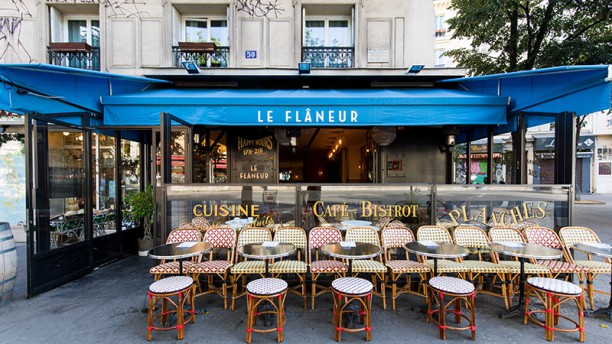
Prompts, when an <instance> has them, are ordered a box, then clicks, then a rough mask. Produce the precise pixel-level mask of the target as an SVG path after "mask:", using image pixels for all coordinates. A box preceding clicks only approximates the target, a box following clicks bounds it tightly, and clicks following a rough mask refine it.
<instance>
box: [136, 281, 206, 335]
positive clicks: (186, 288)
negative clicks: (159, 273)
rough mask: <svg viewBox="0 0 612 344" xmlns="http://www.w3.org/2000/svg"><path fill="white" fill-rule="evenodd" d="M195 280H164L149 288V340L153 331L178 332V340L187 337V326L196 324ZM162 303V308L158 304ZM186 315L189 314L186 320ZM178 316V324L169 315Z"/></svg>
mask: <svg viewBox="0 0 612 344" xmlns="http://www.w3.org/2000/svg"><path fill="white" fill-rule="evenodd" d="M194 289H195V287H194V284H193V279H192V278H191V277H187V276H172V277H166V278H162V279H160V280H158V281H156V282H154V283H153V284H151V285H150V286H149V291H148V304H149V310H148V312H147V340H148V341H150V340H151V332H152V331H153V330H159V331H168V330H177V332H178V335H177V338H178V339H179V340H180V339H183V338H184V337H185V330H184V326H185V324H188V323H190V322H193V323H195V318H196V316H195V307H194V300H193V298H194ZM160 301H161V308H160V307H158V306H157V304H158V303H159V302H160ZM185 313H187V314H189V316H188V318H187V319H186V320H185ZM172 314H176V322H175V321H172V320H170V319H168V318H169V315H172Z"/></svg>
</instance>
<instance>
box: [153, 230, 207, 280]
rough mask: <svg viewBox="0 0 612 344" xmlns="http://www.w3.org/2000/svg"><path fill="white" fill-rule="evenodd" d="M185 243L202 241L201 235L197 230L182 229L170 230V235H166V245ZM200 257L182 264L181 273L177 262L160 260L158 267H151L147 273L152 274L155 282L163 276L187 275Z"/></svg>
mask: <svg viewBox="0 0 612 344" xmlns="http://www.w3.org/2000/svg"><path fill="white" fill-rule="evenodd" d="M186 241H202V234H200V231H199V230H197V229H194V228H192V229H183V228H177V229H174V230H172V232H170V234H168V238H167V239H166V244H171V243H177V242H186ZM201 258H202V257H201V256H197V257H194V258H193V259H192V260H187V261H184V262H183V271H179V269H180V264H179V262H178V261H177V260H174V261H171V262H166V261H164V260H162V261H161V262H160V264H159V265H156V266H154V267H152V268H151V269H150V270H149V272H150V273H152V274H153V275H154V277H155V280H156V281H157V280H158V279H159V278H160V277H161V276H163V275H180V274H188V273H189V269H190V268H191V267H192V266H193V264H195V263H197V262H199V261H200V260H201Z"/></svg>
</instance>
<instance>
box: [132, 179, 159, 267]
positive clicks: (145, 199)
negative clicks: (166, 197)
mask: <svg viewBox="0 0 612 344" xmlns="http://www.w3.org/2000/svg"><path fill="white" fill-rule="evenodd" d="M125 203H126V204H127V206H128V210H127V212H128V214H129V215H130V217H131V218H132V220H138V219H142V221H143V222H142V228H143V230H144V233H143V236H142V238H140V239H138V255H139V256H146V255H147V252H148V251H149V250H150V249H152V248H153V236H152V235H151V225H152V224H153V210H154V205H153V185H150V184H149V185H147V187H146V189H145V191H141V192H137V193H135V194H131V195H128V196H127V197H126V199H125Z"/></svg>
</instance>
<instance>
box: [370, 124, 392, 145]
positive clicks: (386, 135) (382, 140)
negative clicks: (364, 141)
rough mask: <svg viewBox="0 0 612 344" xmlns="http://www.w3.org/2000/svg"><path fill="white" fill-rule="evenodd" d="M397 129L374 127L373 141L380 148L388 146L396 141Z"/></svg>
mask: <svg viewBox="0 0 612 344" xmlns="http://www.w3.org/2000/svg"><path fill="white" fill-rule="evenodd" d="M395 135H396V130H395V127H374V128H373V129H372V139H373V140H374V142H376V143H377V144H378V145H380V146H388V145H390V144H391V142H393V140H395Z"/></svg>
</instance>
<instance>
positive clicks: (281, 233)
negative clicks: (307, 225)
mask: <svg viewBox="0 0 612 344" xmlns="http://www.w3.org/2000/svg"><path fill="white" fill-rule="evenodd" d="M274 241H278V242H288V243H292V244H294V245H295V247H297V248H298V249H300V250H305V249H306V245H307V241H308V239H307V238H306V232H305V231H304V229H302V228H300V227H281V228H279V229H278V230H277V231H276V233H274Z"/></svg>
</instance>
